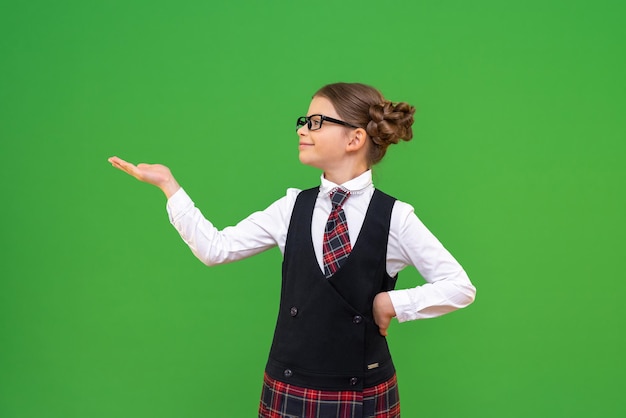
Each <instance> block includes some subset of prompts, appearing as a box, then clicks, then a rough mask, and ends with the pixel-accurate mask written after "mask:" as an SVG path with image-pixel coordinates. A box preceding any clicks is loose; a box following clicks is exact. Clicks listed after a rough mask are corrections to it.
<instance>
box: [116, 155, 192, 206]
mask: <svg viewBox="0 0 626 418" xmlns="http://www.w3.org/2000/svg"><path fill="white" fill-rule="evenodd" d="M109 162H110V163H111V165H112V166H113V167H115V168H118V169H120V170H122V171H124V172H126V173H128V174H130V175H131V176H133V177H135V178H136V179H137V180H140V181H143V182H144V183H148V184H152V185H155V186H157V187H158V188H159V189H161V190H162V191H163V193H165V196H167V197H168V198H169V197H170V196H172V195H173V194H174V193H176V191H177V190H178V189H180V185H179V184H178V182H177V181H176V179H175V178H174V176H172V172H171V171H170V169H169V168H167V167H166V166H164V165H161V164H137V165H134V164H132V163H129V162H128V161H124V160H122V159H121V158H119V157H111V158H109Z"/></svg>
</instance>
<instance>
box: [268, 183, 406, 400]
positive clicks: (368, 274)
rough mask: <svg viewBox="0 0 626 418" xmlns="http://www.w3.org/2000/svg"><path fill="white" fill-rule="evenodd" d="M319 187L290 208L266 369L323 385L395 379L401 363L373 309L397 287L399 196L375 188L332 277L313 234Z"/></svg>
mask: <svg viewBox="0 0 626 418" xmlns="http://www.w3.org/2000/svg"><path fill="white" fill-rule="evenodd" d="M318 193H319V189H318V188H314V189H309V190H304V191H302V192H300V194H299V195H298V197H297V199H296V203H295V206H294V209H293V213H292V215H291V220H290V223H289V231H288V233H287V242H286V244H285V255H284V259H283V281H282V290H281V298H280V308H279V312H278V320H277V323H276V330H275V332H274V341H273V343H272V348H271V350H270V355H269V360H268V362H267V366H266V372H267V374H268V375H269V376H271V377H272V378H274V379H276V380H280V381H282V382H285V383H290V384H294V385H297V386H303V387H308V388H313V389H322V390H362V389H363V388H367V387H371V386H374V385H376V384H378V383H382V382H384V381H386V380H387V379H389V378H391V377H392V376H393V374H394V373H395V368H394V366H393V363H392V361H391V355H390V354H389V348H388V347H387V341H386V339H385V337H383V336H381V335H380V333H379V332H378V327H377V326H376V324H375V323H374V320H373V316H372V303H373V301H374V297H375V296H376V295H377V294H378V293H380V292H383V291H388V290H392V289H393V288H394V286H395V283H396V279H397V276H396V277H393V278H392V277H390V276H389V275H388V274H387V269H386V264H387V263H386V256H387V241H388V238H389V224H390V221H391V210H392V208H393V204H394V202H395V199H394V198H392V197H391V196H388V195H386V194H384V193H383V192H381V191H379V190H375V191H374V195H373V196H372V200H371V202H370V204H369V207H368V209H367V213H366V215H365V220H364V221H363V226H362V228H361V231H360V233H359V237H358V239H357V241H356V243H355V244H354V247H353V248H352V252H351V253H350V256H349V257H348V259H347V260H346V261H345V262H344V264H343V265H342V267H341V268H340V269H339V270H338V271H337V272H336V273H335V274H334V275H333V276H332V277H331V278H330V279H326V278H325V277H324V272H323V271H322V270H320V267H319V264H318V263H317V260H316V257H315V252H314V249H313V241H312V239H311V219H312V215H313V208H314V206H315V201H316V199H317V195H318Z"/></svg>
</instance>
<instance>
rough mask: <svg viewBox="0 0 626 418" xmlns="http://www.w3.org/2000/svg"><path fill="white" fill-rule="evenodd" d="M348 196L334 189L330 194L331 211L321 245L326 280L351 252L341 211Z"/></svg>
mask: <svg viewBox="0 0 626 418" xmlns="http://www.w3.org/2000/svg"><path fill="white" fill-rule="evenodd" d="M348 196H350V192H349V191H347V190H344V189H335V190H333V191H332V192H331V193H330V201H331V203H332V204H333V209H332V210H331V211H330V215H329V216H328V222H327V223H326V229H324V242H323V243H322V250H323V252H322V254H323V257H324V274H325V275H326V278H328V277H330V276H332V275H333V274H335V272H336V271H337V270H339V267H341V264H342V263H343V262H344V261H345V260H346V258H348V255H350V251H351V250H352V247H351V246H350V236H349V235H348V223H347V222H346V214H345V213H344V212H343V209H342V206H343V203H344V202H345V201H346V199H347V198H348Z"/></svg>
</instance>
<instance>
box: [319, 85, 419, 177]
mask: <svg viewBox="0 0 626 418" xmlns="http://www.w3.org/2000/svg"><path fill="white" fill-rule="evenodd" d="M315 96H320V97H325V98H327V99H328V100H330V102H331V103H332V104H333V106H334V107H335V110H336V111H337V113H338V114H339V116H340V117H341V118H342V119H343V120H344V121H346V122H348V123H351V124H353V125H355V126H359V127H361V128H363V129H365V131H366V132H367V136H368V137H369V138H370V139H371V143H370V151H369V155H368V162H369V164H370V166H371V165H374V164H376V163H378V162H379V161H380V160H382V158H383V157H384V156H385V153H386V152H387V147H388V146H389V145H391V144H397V143H398V142H399V140H400V139H402V140H404V141H409V140H411V138H413V129H412V128H411V125H413V114H414V113H415V107H413V106H411V105H410V104H408V103H404V102H400V103H392V102H390V101H389V100H386V99H385V98H384V97H383V95H382V94H381V93H380V92H379V91H378V90H376V89H375V88H374V87H371V86H368V85H365V84H360V83H334V84H328V85H326V86H324V87H322V88H321V89H319V90H318V91H317V93H315V95H314V96H313V97H315Z"/></svg>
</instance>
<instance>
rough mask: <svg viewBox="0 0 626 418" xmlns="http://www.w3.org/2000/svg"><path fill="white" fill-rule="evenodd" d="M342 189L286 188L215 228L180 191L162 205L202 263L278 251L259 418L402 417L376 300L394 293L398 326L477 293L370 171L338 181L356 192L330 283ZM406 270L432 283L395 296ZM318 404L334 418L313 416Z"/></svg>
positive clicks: (449, 308) (468, 300)
mask: <svg viewBox="0 0 626 418" xmlns="http://www.w3.org/2000/svg"><path fill="white" fill-rule="evenodd" d="M337 186H339V185H335V184H333V183H332V182H329V181H328V180H326V179H324V178H323V176H322V179H321V185H320V187H319V188H316V189H310V190H306V191H300V190H296V189H289V190H288V192H287V195H286V196H285V197H283V198H282V199H279V200H278V201H277V202H275V203H274V204H272V205H270V206H269V207H268V208H267V209H266V210H264V211H261V212H255V213H253V214H252V215H250V216H249V217H247V218H246V219H244V220H243V221H241V222H240V223H238V224H237V225H235V226H233V227H228V228H225V229H223V230H222V231H219V230H217V228H215V227H214V226H213V225H212V224H211V223H210V222H209V221H208V220H206V219H205V218H204V216H203V215H202V214H201V213H200V211H199V210H198V209H197V208H195V206H194V204H193V202H192V201H191V199H190V198H189V197H188V196H187V195H186V194H185V192H184V191H183V190H182V189H181V190H179V191H178V192H177V193H176V194H175V195H174V196H172V197H171V198H170V199H169V200H168V212H169V215H170V220H171V222H172V224H173V225H174V226H175V227H176V229H177V230H178V231H179V233H180V235H181V237H182V238H183V239H184V240H185V242H186V243H187V244H188V245H189V246H190V248H191V250H192V251H193V252H194V254H195V255H196V256H197V257H198V258H199V259H200V260H202V261H203V262H204V263H205V264H207V265H214V264H221V263H226V262H232V261H236V260H239V259H242V258H245V257H249V256H251V255H254V254H257V253H259V252H261V251H264V250H266V249H268V248H271V247H273V246H278V247H279V248H280V250H281V252H282V253H283V255H284V262H283V287H282V290H281V306H280V308H279V316H278V320H277V326H276V331H275V336H274V340H273V343H272V348H271V350H270V355H269V359H268V362H267V366H266V373H265V378H264V386H263V394H262V400H261V407H260V414H261V415H260V416H262V417H270V418H272V417H280V416H332V417H335V416H344V415H342V414H344V413H345V414H347V415H345V416H350V417H361V416H363V417H365V416H377V417H393V416H399V415H398V414H399V401H398V399H397V393H398V392H397V384H396V379H395V369H394V367H393V362H392V361H391V356H390V354H389V350H388V348H387V343H386V340H385V338H384V337H382V336H381V335H380V334H379V332H378V327H377V326H376V324H375V323H374V322H373V316H372V302H373V298H374V296H375V295H376V294H377V293H379V292H381V291H390V292H389V295H390V297H391V301H392V304H393V306H394V309H395V310H396V314H397V316H396V317H397V319H398V320H399V321H400V322H404V321H407V320H413V319H422V318H432V317H435V316H439V315H442V314H445V313H447V312H450V311H452V310H455V309H458V308H461V307H464V306H467V305H468V304H469V303H471V302H472V301H473V298H474V294H475V289H474V287H473V286H472V284H471V282H470V281H469V279H468V278H467V275H466V274H465V272H464V270H463V269H462V267H461V266H460V265H459V264H458V262H456V260H455V259H454V258H453V257H452V256H451V255H450V254H449V253H448V252H447V251H446V250H445V248H444V247H443V246H442V245H441V243H439V241H438V240H437V239H436V238H435V237H434V236H433V235H432V234H431V233H430V232H429V231H428V230H427V229H426V227H425V226H424V225H423V224H422V223H421V221H419V219H418V218H417V216H415V214H414V212H413V208H412V207H411V206H410V205H408V204H406V203H403V202H399V201H397V200H395V199H393V198H391V197H390V196H387V195H385V194H384V193H382V192H380V191H377V190H375V189H374V187H373V184H372V181H371V172H370V171H367V172H366V173H364V174H362V175H361V176H359V177H357V178H355V179H352V180H350V181H349V182H346V183H344V184H343V185H341V186H342V187H343V188H345V189H347V190H349V191H350V193H351V195H350V198H349V199H348V200H347V201H346V203H345V204H344V210H345V213H346V218H347V222H348V231H349V235H350V242H351V244H352V252H351V253H350V255H349V257H348V259H347V261H346V262H345V263H344V264H343V265H342V267H341V268H340V269H339V270H338V271H337V272H336V273H335V274H334V275H333V276H332V277H330V278H326V277H325V276H324V274H323V267H322V266H323V261H322V250H321V241H322V234H323V229H324V225H325V223H326V219H327V218H328V214H329V212H330V210H331V205H330V201H329V199H328V195H329V192H330V191H331V190H333V189H334V188H336V187H337ZM408 265H413V266H415V267H416V268H417V269H418V270H419V271H420V273H421V274H422V276H423V277H424V279H425V280H426V281H427V283H426V284H424V285H422V286H418V287H416V288H413V289H403V290H392V289H393V288H394V285H395V278H396V276H397V274H398V272H399V271H400V270H402V269H403V268H404V267H406V266H408ZM381 391H384V394H383V395H382V396H380V395H381ZM333 398H334V400H332V399H333ZM290 402H291V406H290ZM381 403H386V404H387V405H382V404H381ZM294 406H295V409H289V408H290V407H294ZM299 408H300V409H299ZM320 408H325V410H330V411H333V412H329V413H328V415H324V413H326V412H323V413H321V414H320V411H321V409H320ZM333 408H334V409H333ZM364 408H365V409H367V408H370V409H374V411H373V412H372V411H367V410H364ZM376 408H378V409H379V411H378V412H376V411H375V409H376ZM314 409H316V412H315V414H313V410H314ZM383 409H386V410H387V412H385V413H384V414H383V413H382V412H380V411H381V410H383ZM298 411H299V412H298ZM357 414H358V415H357ZM368 414H369V415H368ZM372 414H376V415H372Z"/></svg>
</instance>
